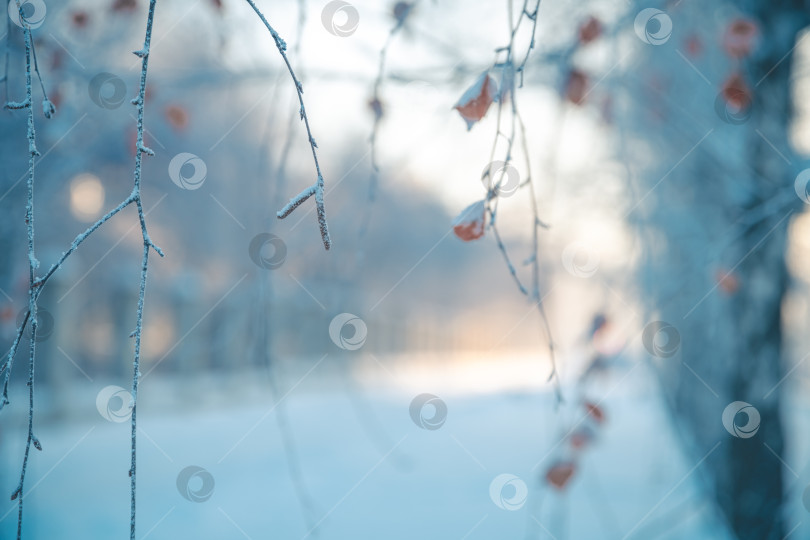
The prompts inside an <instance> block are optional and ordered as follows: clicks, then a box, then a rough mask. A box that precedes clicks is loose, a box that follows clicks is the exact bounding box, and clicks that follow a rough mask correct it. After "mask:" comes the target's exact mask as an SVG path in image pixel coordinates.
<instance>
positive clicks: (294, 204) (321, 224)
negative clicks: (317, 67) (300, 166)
mask: <svg viewBox="0 0 810 540" xmlns="http://www.w3.org/2000/svg"><path fill="white" fill-rule="evenodd" d="M246 1H247V3H248V4H250V7H252V8H253V11H255V12H256V15H258V16H259V18H260V19H261V21H262V23H264V26H265V27H267V30H268V31H269V32H270V35H271V36H272V37H273V41H274V42H275V44H276V48H277V49H278V52H279V54H281V58H283V59H284V63H285V64H287V70H288V71H289V72H290V77H292V80H293V83H294V84H295V91H296V93H297V94H298V103H299V105H300V106H301V107H300V109H299V110H298V115H299V116H300V118H301V120H303V121H304V126H306V129H307V137H308V138H309V146H310V148H311V149H312V159H313V161H314V162H315V172H316V173H317V174H318V179H317V180H316V181H315V183H314V184H312V185H311V186H309V187H308V188H306V189H305V190H304V191H302V192H301V193H299V194H298V195H296V196H295V197H293V198H292V199H290V202H288V203H287V205H286V206H284V208H282V209H281V210H279V211H278V213H277V214H276V215H277V216H278V218H279V219H284V218H285V217H287V216H289V215H290V214H291V213H292V212H293V210H295V209H296V208H298V207H299V206H301V205H302V204H303V203H304V202H305V201H306V200H307V199H309V198H310V197H312V196H313V195H315V208H316V211H317V213H318V228H319V229H320V231H321V240H322V241H323V247H324V248H326V249H329V248H330V247H332V240H331V239H330V238H329V226H328V224H327V223H326V210H325V208H324V203H323V174H321V166H320V164H319V163H318V153H317V151H316V150H315V149H316V148H318V145H317V143H316V142H315V139H314V138H313V136H312V130H311V129H310V127H309V118H308V117H307V111H306V107H304V86H303V85H302V84H301V81H299V80H298V77H296V75H295V72H294V71H293V68H292V65H290V60H289V58H287V52H286V51H287V44H286V43H285V42H284V40H283V39H281V36H280V35H278V32H276V31H275V29H273V27H272V26H270V23H269V22H267V19H266V18H265V16H264V15H263V14H262V12H261V11H259V8H258V7H257V6H256V3H255V2H254V1H253V0H246Z"/></svg>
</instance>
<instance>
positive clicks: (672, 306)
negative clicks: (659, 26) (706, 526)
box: [629, 0, 810, 540]
mask: <svg viewBox="0 0 810 540" xmlns="http://www.w3.org/2000/svg"><path fill="white" fill-rule="evenodd" d="M686 4H687V3H686V2H684V3H683V4H680V5H676V7H671V8H669V11H668V14H669V15H670V16H671V18H672V21H673V28H674V31H673V34H672V37H671V39H670V42H669V43H668V44H666V45H664V46H648V47H646V48H645V49H644V52H643V53H642V58H641V59H640V63H641V66H638V65H636V66H634V69H635V71H636V75H635V77H638V78H639V82H638V84H640V85H641V86H640V87H636V90H635V91H634V92H633V93H631V96H632V95H635V96H640V97H641V99H640V100H639V101H637V102H635V103H630V104H629V106H630V107H631V108H630V109H629V112H630V117H631V118H632V120H630V122H631V125H630V133H631V135H632V137H633V140H634V141H635V143H636V148H638V147H641V148H643V149H644V150H649V149H652V150H653V153H652V154H651V155H653V156H654V158H655V159H656V161H657V162H658V163H657V164H656V165H653V166H643V167H641V168H640V170H639V171H638V172H639V175H638V178H639V181H640V182H641V183H642V184H643V187H642V189H641V193H642V195H644V194H645V193H646V194H647V197H646V199H645V200H643V204H641V205H640V207H639V208H638V209H636V210H635V211H634V212H633V214H635V215H634V216H633V217H634V219H637V220H638V224H639V227H640V230H641V232H642V235H643V236H644V237H645V239H646V242H645V253H646V260H645V264H644V270H645V274H644V278H645V279H644V286H643V288H644V290H645V293H646V294H647V295H648V298H649V300H650V304H651V307H652V309H653V310H654V312H655V313H656V316H654V317H653V319H660V320H662V321H664V322H666V323H669V324H671V325H673V326H675V328H676V329H677V330H678V331H679V333H680V339H681V344H680V355H679V356H675V357H672V358H660V359H658V360H656V362H658V363H659V364H660V365H661V367H662V370H663V374H664V376H663V381H664V385H665V387H666V389H667V390H668V391H669V397H670V398H672V399H671V402H672V404H673V406H674V410H675V413H676V418H677V419H678V421H679V423H680V424H681V427H682V428H685V429H684V430H683V431H684V433H686V434H687V438H688V439H689V440H690V443H691V444H692V446H693V450H694V452H693V456H692V457H693V458H694V464H697V463H699V462H700V460H704V459H705V461H703V462H701V463H702V464H701V465H700V469H699V470H700V471H702V472H708V476H709V477H710V478H711V480H712V482H713V487H714V489H715V495H716V498H717V501H718V503H719V505H720V507H721V508H722V510H723V512H724V514H725V516H726V518H727V520H728V523H729V525H730V526H731V528H732V529H733V531H734V532H735V534H736V535H737V536H738V537H739V538H740V540H769V539H781V538H783V536H784V534H785V532H786V531H785V529H784V524H783V510H784V505H783V503H784V486H783V466H782V463H781V461H780V459H783V458H784V450H785V434H784V432H783V429H782V426H781V418H780V417H781V409H780V403H781V399H780V396H781V392H780V390H781V389H782V388H783V387H782V386H779V385H780V382H781V381H782V378H783V377H784V374H785V373H786V371H785V369H784V364H783V359H782V338H783V336H782V323H781V307H782V301H783V298H784V295H785V292H786V290H787V287H788V280H789V277H788V273H787V269H786V264H785V253H786V247H787V231H788V226H789V223H790V220H791V215H792V214H793V213H795V212H796V211H797V210H799V209H800V207H801V206H802V202H801V200H800V199H799V198H798V197H797V196H796V195H795V192H794V187H793V182H794V179H795V177H796V174H797V172H798V170H799V169H800V167H797V160H796V158H795V157H794V156H793V155H792V154H791V152H790V147H789V143H788V124H789V121H790V119H791V106H790V103H791V96H790V77H791V66H792V51H793V47H794V46H795V45H796V38H797V33H798V31H799V30H801V28H802V27H803V26H805V25H806V24H807V23H808V14H810V9H809V8H810V6H808V5H807V3H806V2H805V1H803V0H781V1H776V2H769V3H767V4H766V3H763V2H754V1H753V0H738V1H736V2H733V3H732V5H729V3H727V2H723V1H718V0H715V1H713V2H706V3H700V4H695V5H686ZM732 8H736V9H738V10H739V13H738V14H737V15H735V13H734V11H732V10H731V9H732ZM738 15H739V16H742V17H747V18H750V19H751V20H753V21H755V22H756V24H757V26H758V27H759V36H760V37H759V45H758V47H757V48H756V49H755V51H754V52H753V54H752V55H751V56H749V57H747V58H743V59H740V60H738V59H733V58H730V57H729V55H728V53H727V52H726V51H724V50H723V48H722V47H721V46H718V44H719V43H721V42H722V39H723V33H724V31H725V30H726V28H727V24H728V22H729V20H731V19H734V18H736V17H737V16H738ZM690 32H694V34H691V36H693V37H694V36H696V39H698V40H699V41H701V42H702V47H703V52H702V53H700V54H690V52H689V49H688V46H687V44H686V43H687V40H688V39H692V38H691V37H690ZM639 68H640V69H639ZM735 73H736V74H739V75H740V76H741V77H742V79H743V80H744V81H745V84H744V86H745V87H747V89H748V91H749V92H750V93H751V95H752V96H753V102H752V105H751V107H750V111H748V112H743V113H742V114H736V113H735V112H734V111H732V113H731V121H729V116H727V114H726V104H727V100H724V99H723V98H722V93H721V92H722V89H723V87H724V84H725V83H726V81H729V80H730V78H731V77H732V76H733V75H734V74H735ZM701 79H702V80H701ZM638 105H642V106H638ZM724 117H725V119H724ZM651 118H652V119H653V122H654V121H655V120H658V125H652V126H651ZM649 155H650V154H647V155H641V154H640V155H639V156H636V157H637V158H642V159H644V161H643V162H642V163H644V162H649ZM636 162H637V163H638V161H636ZM724 277H725V279H723V278H724ZM678 360H680V361H678ZM734 401H743V402H747V403H750V404H751V405H753V406H754V407H755V408H756V409H757V410H758V411H759V413H760V415H761V423H760V427H759V431H758V432H757V433H756V435H754V436H753V437H750V438H738V437H734V436H732V435H731V434H729V433H728V432H727V431H726V430H725V429H724V426H723V423H722V421H721V418H722V413H723V411H724V409H725V408H726V406H728V405H729V404H730V403H731V402H734ZM738 422H739V423H741V424H744V423H745V419H744V415H743V418H741V419H738ZM777 456H778V457H777Z"/></svg>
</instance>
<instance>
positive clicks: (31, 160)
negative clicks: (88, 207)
mask: <svg viewBox="0 0 810 540" xmlns="http://www.w3.org/2000/svg"><path fill="white" fill-rule="evenodd" d="M15 1H16V5H17V11H18V13H19V16H20V23H21V26H22V28H23V34H24V38H25V100H24V101H23V102H20V103H11V102H9V103H7V104H6V107H8V108H10V109H26V110H27V113H28V133H27V136H28V182H27V188H28V198H27V202H26V205H25V224H26V235H27V239H28V312H29V318H30V319H31V337H30V339H29V349H28V383H27V384H28V437H27V440H26V443H25V453H24V456H23V462H22V467H21V470H20V483H19V484H17V488H16V489H15V490H14V492H13V493H12V494H11V500H12V501H13V500H15V499H17V498H19V503H18V510H17V540H21V539H22V518H23V498H24V497H23V489H24V484H25V473H26V472H27V470H28V458H29V456H30V453H31V446H32V445H33V446H34V448H36V449H37V450H42V445H41V444H40V442H39V440H38V439H37V438H36V436H35V435H34V367H35V359H36V335H37V293H36V289H35V287H34V281H35V275H36V270H37V267H38V266H39V262H38V261H37V259H36V254H35V250H34V167H35V165H36V158H37V156H39V152H38V151H37V146H36V129H35V127H34V109H33V107H32V103H33V89H32V84H31V78H32V76H31V72H32V69H33V59H32V48H33V38H32V36H31V27H30V26H29V25H28V23H27V21H26V20H25V17H24V14H23V10H22V5H21V3H20V0H15ZM16 343H17V344H19V339H18V340H16ZM10 368H11V366H10V365H9V366H8V371H10ZM5 401H6V396H5V393H4V395H3V403H5Z"/></svg>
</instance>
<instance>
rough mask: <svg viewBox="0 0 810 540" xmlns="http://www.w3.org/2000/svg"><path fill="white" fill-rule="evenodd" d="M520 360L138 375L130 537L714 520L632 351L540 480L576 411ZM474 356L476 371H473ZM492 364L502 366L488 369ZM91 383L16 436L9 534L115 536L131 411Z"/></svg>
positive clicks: (598, 534)
mask: <svg viewBox="0 0 810 540" xmlns="http://www.w3.org/2000/svg"><path fill="white" fill-rule="evenodd" d="M527 362H528V361H527V360H526V359H522V360H520V359H513V360H501V361H500V362H499V363H494V362H489V363H488V364H487V365H489V366H490V368H486V367H485V365H484V364H482V363H481V362H472V363H470V364H469V365H465V364H448V365H445V366H443V367H442V368H440V369H434V370H432V371H431V370H428V369H422V370H420V369H413V368H412V367H411V368H407V367H402V365H400V364H397V363H387V364H386V366H385V367H383V366H382V365H381V364H376V363H374V362H372V363H370V364H369V365H368V366H367V367H368V369H366V370H363V371H362V372H355V373H354V374H353V375H352V376H349V375H346V374H345V371H344V374H343V375H340V373H341V366H340V364H338V363H335V362H332V361H330V360H327V361H324V362H322V363H320V364H318V363H317V362H315V361H313V362H309V363H308V364H306V365H302V366H299V368H297V369H295V370H291V369H285V370H284V371H285V374H284V376H283V381H282V382H280V384H279V386H280V388H279V390H278V396H279V397H281V396H284V397H283V399H282V400H281V402H280V404H279V405H277V406H274V405H273V403H274V398H273V395H272V392H271V389H270V387H269V386H268V385H267V384H266V376H265V377H263V376H260V375H256V374H253V375H251V376H250V377H242V378H238V377H229V378H228V379H223V378H221V377H219V378H208V379H205V380H203V379H201V380H200V381H194V382H187V383H186V384H185V386H181V384H182V381H173V380H169V379H158V378H157V377H155V378H153V379H149V378H147V380H145V381H144V384H143V387H142V388H143V393H142V394H141V396H140V397H141V399H142V401H141V403H142V409H140V410H139V414H138V419H139V426H140V428H141V431H140V436H139V439H138V441H139V443H138V444H139V446H138V449H139V454H138V455H139V460H138V475H137V478H138V538H153V539H162V538H167V539H176V538H193V539H231V538H233V539H237V538H248V539H264V538H273V539H302V538H321V539H380V538H385V539H391V540H399V539H401V540H406V539H407V540H412V539H416V538H425V539H441V540H445V539H470V540H474V539H490V540H491V539H515V538H521V539H522V538H537V539H543V538H557V539H558V540H563V539H566V538H568V539H616V540H618V539H623V538H637V539H653V538H656V539H657V538H660V539H690V540H700V539H707V540H708V539H712V540H717V539H724V538H729V537H728V535H727V534H726V533H724V532H723V529H722V525H721V524H720V521H719V519H718V518H717V516H716V514H715V512H714V510H713V509H712V508H713V507H712V505H711V504H710V503H709V502H708V501H707V500H706V498H705V496H703V495H702V493H704V491H703V488H702V486H703V482H704V481H705V480H704V478H703V476H702V473H703V471H702V469H701V466H700V465H699V464H698V460H697V459H693V458H691V457H690V458H687V457H686V456H685V455H684V454H683V452H682V451H681V449H680V446H679V444H677V442H676V440H675V436H674V434H673V432H672V429H671V427H670V423H669V420H668V418H667V415H666V413H665V411H664V408H663V407H662V404H661V402H660V398H659V397H658V396H659V393H658V391H657V388H656V386H655V385H654V384H653V383H652V377H651V375H650V372H649V371H648V369H647V367H646V366H644V365H637V366H633V365H630V366H626V367H625V368H623V369H618V370H616V371H615V372H612V373H609V374H606V375H605V376H603V377H601V379H600V380H599V381H598V383H597V384H595V385H594V386H595V387H596V388H598V390H594V391H593V393H592V394H591V396H590V397H592V399H595V400H596V401H601V405H600V406H601V407H602V408H603V409H604V411H605V414H606V417H607V420H606V422H605V423H604V424H603V425H602V427H601V428H600V429H599V437H598V439H597V440H596V441H595V442H594V444H593V445H592V446H591V447H589V448H588V449H586V450H585V451H583V452H582V454H581V456H580V458H579V459H578V461H577V463H578V469H577V471H576V473H575V475H574V476H573V478H572V480H571V482H570V483H569V484H568V486H567V489H565V490H564V491H562V492H559V491H557V490H555V489H553V488H550V487H549V486H548V485H547V483H546V482H545V481H544V475H545V471H546V470H547V468H548V467H549V466H550V465H551V464H552V463H553V462H554V460H555V459H557V458H559V457H560V456H561V455H562V453H561V452H562V449H563V448H564V447H565V445H566V443H561V442H560V441H561V440H562V436H563V435H564V434H565V433H566V432H567V431H569V429H570V428H571V427H572V426H573V425H575V423H576V422H577V421H578V420H580V419H581V416H580V412H579V409H577V408H576V407H574V406H573V404H572V405H571V406H570V407H563V408H562V409H560V410H555V407H554V405H553V403H554V401H553V395H552V394H551V393H550V392H549V388H548V387H544V388H543V387H542V385H539V384H536V383H534V382H533V381H542V380H543V379H542V376H541V374H542V372H543V369H541V368H540V367H539V366H535V369H534V372H532V370H531V369H524V368H526V366H528V365H529V364H528V363H527ZM488 369H489V370H490V371H491V372H492V373H493V375H492V376H491V377H487V376H486V373H488V371H487V370H488ZM310 370H311V371H310ZM307 373H309V374H308V375H306V374H307ZM482 373H483V374H485V375H484V379H487V378H489V379H491V380H490V383H491V384H490V385H489V386H488V387H487V386H486V385H482V384H479V385H477V386H476V384H474V381H475V380H479V379H481V374H482ZM504 373H506V374H508V373H513V374H514V375H516V376H515V377H514V378H513V380H512V381H511V382H510V381H507V380H505V379H504V380H501V381H498V380H496V376H495V375H494V374H504ZM521 373H522V375H520V376H518V374H521ZM476 377H477V378H476ZM501 377H505V376H504V375H501ZM121 382H123V381H119V383H121ZM479 382H480V380H479ZM108 383H109V384H115V383H114V382H112V383H110V382H108V381H107V382H105V383H103V384H102V383H100V382H98V381H96V382H94V383H89V382H88V383H87V384H86V385H84V386H82V387H80V388H76V389H75V393H73V394H71V398H70V399H71V401H72V402H73V403H74V407H73V408H72V409H71V411H66V412H65V415H66V416H65V418H64V419H62V420H56V419H54V420H51V421H48V422H47V423H45V424H44V425H42V426H41V427H40V428H39V429H38V430H37V433H38V435H39V438H40V440H41V441H42V444H43V447H44V451H43V452H41V453H40V452H36V451H33V450H32V452H33V454H32V459H31V462H30V468H29V472H28V476H27V478H26V485H25V486H26V496H25V538H28V539H30V540H35V539H49V540H50V539H55V538H58V539H63V540H69V539H74V538H76V539H82V540H85V539H95V538H99V539H112V538H126V537H127V535H128V532H129V479H128V476H127V470H128V467H129V423H128V422H122V423H116V422H110V421H107V420H105V419H104V418H102V416H101V415H100V414H99V413H98V412H97V410H96V403H95V398H96V394H97V393H98V391H99V390H100V389H101V388H102V387H104V386H105V385H106V384H108ZM361 389H362V391H360V390H361ZM19 390H21V389H18V391H19ZM566 390H567V394H568V395H569V396H572V393H571V392H570V389H566ZM425 392H429V393H431V394H434V395H436V396H438V397H439V398H440V399H441V400H442V401H443V402H444V403H445V404H446V407H447V416H446V421H445V422H444V424H442V425H441V426H440V427H439V428H438V429H423V428H420V427H419V426H417V425H416V423H415V422H414V421H413V420H412V418H411V414H410V412H409V407H410V405H411V402H412V400H413V399H414V397H415V396H416V395H418V394H422V393H425ZM14 398H15V399H14V402H13V403H12V406H13V407H14V409H20V408H23V407H24V406H25V404H26V400H25V399H24V396H22V395H19V394H16V395H15V396H14ZM43 399H44V398H43ZM569 401H576V400H569ZM73 409H76V410H73ZM428 409H430V406H428ZM431 410H433V409H430V410H426V412H425V417H426V418H429V417H430V416H432V413H431V412H430V411H431ZM77 411H78V412H77ZM6 412H7V411H4V414H6ZM16 412H17V413H18V412H19V410H17V411H16ZM279 413H281V416H279ZM11 417H12V416H9V417H7V418H6V421H8V418H11ZM13 418H14V425H13V426H12V427H9V426H8V425H5V427H4V429H3V432H2V441H0V450H2V453H0V460H1V461H0V467H1V468H0V481H2V489H3V491H4V492H6V493H7V494H10V493H11V491H13V488H14V484H15V482H16V480H15V477H16V475H17V474H18V472H17V471H18V470H19V464H20V460H21V457H22V454H21V452H22V443H23V442H24V436H25V431H24V429H25V425H24V420H25V419H24V418H21V417H20V416H19V415H17V414H16V413H15V415H14V416H13ZM280 420H281V422H280ZM43 422H44V421H43ZM718 422H720V419H718ZM284 426H286V428H284ZM282 432H285V433H287V436H286V437H282ZM285 440H286V441H287V444H288V447H287V448H288V450H287V451H285V444H284V441H285ZM289 445H292V447H294V448H293V449H292V450H290V446H289ZM291 456H293V457H292V461H291ZM188 466H197V467H200V468H202V469H204V470H203V471H200V470H199V469H196V471H197V474H196V475H192V472H194V470H188V471H187V476H191V479H190V481H189V482H188V483H187V484H188V486H189V490H190V491H187V492H186V495H189V493H191V495H193V494H194V493H197V494H198V496H199V497H201V498H204V499H205V498H206V497H207V499H206V500H204V501H202V502H193V501H190V500H187V498H184V497H183V495H182V494H181V492H180V490H179V489H178V475H179V474H180V473H181V471H183V470H184V469H186V467H188ZM296 469H297V470H299V471H300V476H297V475H295V474H293V473H292V471H295V470H296ZM206 471H207V472H206ZM505 473H507V474H512V475H514V476H516V477H517V479H518V480H517V481H516V482H512V483H509V484H507V485H506V486H505V487H504V489H503V490H502V491H499V494H500V496H501V497H503V500H505V501H507V503H509V502H512V503H514V506H516V507H519V508H518V509H515V510H507V509H503V508H500V507H499V506H498V505H497V504H496V500H493V497H491V494H490V491H491V490H490V487H491V483H492V482H493V480H494V479H495V478H496V477H498V476H499V475H502V474H505ZM209 475H210V476H209ZM296 477H297V478H299V481H296V480H295V478H296ZM211 480H213V485H211ZM206 482H207V483H206ZM521 482H525V484H526V486H527V487H528V494H527V495H526V496H525V501H524V500H523V499H524V498H523V497H522V496H521V494H520V483H521ZM181 484H182V485H183V486H185V485H186V484H185V483H182V482H181ZM192 498H193V497H192ZM4 499H5V502H3V503H2V506H0V538H11V537H13V535H14V529H15V527H16V512H17V510H16V508H17V507H16V503H14V502H11V501H9V500H8V498H7V497H4ZM308 499H311V500H310V502H308V503H307V502H306V501H307V500H308ZM302 500H303V501H304V503H303V504H302ZM503 506H508V505H507V504H504V505H503ZM316 525H317V526H316ZM315 526H316V527H315ZM313 527H315V528H314V529H313ZM308 534H309V536H307V535H308Z"/></svg>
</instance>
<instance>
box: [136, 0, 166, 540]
mask: <svg viewBox="0 0 810 540" xmlns="http://www.w3.org/2000/svg"><path fill="white" fill-rule="evenodd" d="M156 3H157V0H150V2H149V13H148V14H147V18H146V33H145V36H144V41H143V48H142V49H141V50H139V51H135V52H134V54H135V56H137V57H139V58H140V59H141V80H140V86H139V87H138V95H137V97H136V98H135V99H133V100H132V104H133V105H135V107H136V108H137V111H138V115H137V130H138V131H137V140H136V151H135V170H134V174H133V176H134V180H133V187H132V195H131V197H132V198H133V199H134V202H135V205H136V206H137V208H138V221H139V222H140V225H141V237H142V239H143V256H142V258H141V281H140V286H139V287H138V308H137V317H136V320H135V331H134V332H133V333H132V336H133V337H134V338H135V355H134V358H133V361H132V416H131V418H130V428H131V433H130V437H131V443H132V444H131V460H130V469H129V479H130V524H129V537H130V540H135V488H136V470H137V469H136V464H137V444H136V443H137V428H138V425H137V408H138V407H137V404H138V380H139V377H140V376H141V372H140V360H141V335H142V333H143V304H144V297H145V295H146V276H147V271H148V268H149V250H150V249H154V250H155V251H156V252H157V253H158V255H160V256H161V257H162V256H163V252H162V251H161V250H160V248H159V247H157V246H156V245H155V244H154V243H153V242H152V239H151V238H149V233H148V232H147V229H146V216H145V215H144V211H143V204H142V203H141V161H142V160H143V155H144V154H147V155H150V156H153V155H155V153H154V152H153V151H152V150H150V149H149V148H148V147H146V145H144V142H143V132H144V128H143V112H144V103H145V101H146V73H147V67H148V65H149V52H150V46H151V42H152V24H153V22H154V19H155V5H156Z"/></svg>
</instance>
